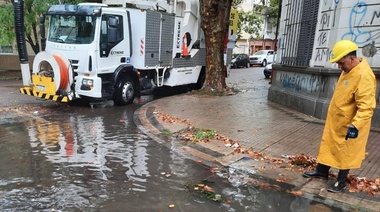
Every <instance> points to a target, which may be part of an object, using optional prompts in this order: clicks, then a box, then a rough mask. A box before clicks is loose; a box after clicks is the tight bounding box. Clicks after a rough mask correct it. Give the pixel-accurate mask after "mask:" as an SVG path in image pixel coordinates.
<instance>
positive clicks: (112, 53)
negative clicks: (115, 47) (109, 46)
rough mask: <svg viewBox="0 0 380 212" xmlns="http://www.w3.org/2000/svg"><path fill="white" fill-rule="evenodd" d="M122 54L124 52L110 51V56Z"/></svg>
mask: <svg viewBox="0 0 380 212" xmlns="http://www.w3.org/2000/svg"><path fill="white" fill-rule="evenodd" d="M119 54H124V51H111V55H119Z"/></svg>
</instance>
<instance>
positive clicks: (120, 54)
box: [98, 14, 130, 73]
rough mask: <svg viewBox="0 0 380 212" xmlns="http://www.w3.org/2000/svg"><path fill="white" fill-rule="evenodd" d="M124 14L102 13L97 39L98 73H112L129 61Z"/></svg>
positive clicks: (125, 17) (128, 45) (127, 35)
mask: <svg viewBox="0 0 380 212" xmlns="http://www.w3.org/2000/svg"><path fill="white" fill-rule="evenodd" d="M127 17H128V16H127V15H126V14H103V15H102V18H101V25H100V32H99V33H100V39H99V49H100V51H99V60H98V67H99V73H112V72H114V71H115V69H116V68H117V67H119V66H120V65H121V64H125V63H129V62H130V44H129V34H128V33H127V32H126V31H127V30H128V27H127V24H128V21H127Z"/></svg>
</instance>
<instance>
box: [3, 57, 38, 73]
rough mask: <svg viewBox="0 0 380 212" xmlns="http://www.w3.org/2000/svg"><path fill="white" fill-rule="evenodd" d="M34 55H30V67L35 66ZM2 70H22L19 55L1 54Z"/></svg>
mask: <svg viewBox="0 0 380 212" xmlns="http://www.w3.org/2000/svg"><path fill="white" fill-rule="evenodd" d="M33 59H34V56H29V65H30V69H32V67H33ZM0 70H20V71H21V68H20V60H19V57H18V55H11V54H9V55H7V54H0Z"/></svg>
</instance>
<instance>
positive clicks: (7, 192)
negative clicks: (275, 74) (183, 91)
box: [0, 72, 342, 211]
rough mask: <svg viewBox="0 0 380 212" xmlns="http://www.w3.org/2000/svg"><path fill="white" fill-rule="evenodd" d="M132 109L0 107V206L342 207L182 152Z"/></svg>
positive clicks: (23, 208)
mask: <svg viewBox="0 0 380 212" xmlns="http://www.w3.org/2000/svg"><path fill="white" fill-rule="evenodd" d="M260 73H261V72H260ZM151 100H152V99H150V97H144V98H143V103H146V102H149V101H151ZM2 101H5V99H4V97H3V98H2ZM138 107H139V105H137V104H133V105H129V106H125V107H113V106H107V105H106V106H104V105H103V106H95V107H93V108H91V107H88V106H67V105H56V104H51V105H41V106H40V105H38V104H32V105H29V106H28V105H26V106H23V107H22V108H18V107H8V108H5V109H4V108H3V109H2V110H1V111H0V115H1V116H0V117H1V118H0V135H1V137H0V157H1V166H0V211H216V210H218V211H311V210H312V209H314V210H316V211H342V210H340V209H339V210H338V209H336V208H332V207H330V206H327V205H325V204H322V203H318V202H314V201H311V200H308V199H305V198H301V197H297V196H294V195H291V194H288V193H287V192H286V191H285V190H279V189H273V188H271V187H268V188H263V187H262V186H260V185H259V184H257V183H253V184H252V183H251V185H256V186H248V184H249V182H247V181H246V179H248V178H249V177H248V176H246V174H244V173H238V172H237V171H236V170H232V169H228V168H226V169H216V168H215V169H214V167H207V166H205V165H202V164H200V163H198V162H197V161H192V160H189V159H187V158H185V157H184V156H182V155H181V154H179V153H178V152H176V151H174V148H172V144H171V143H170V142H168V143H165V144H161V143H158V142H156V141H154V140H152V139H151V138H150V137H148V136H147V135H145V134H144V133H143V132H141V131H140V130H139V129H138V128H137V127H136V125H135V124H134V121H133V114H134V111H135V110H136V109H138ZM200 184H202V185H200ZM204 186H207V187H210V188H211V189H212V193H214V194H218V196H216V195H215V196H212V197H210V193H207V192H203V193H202V192H200V190H197V189H195V187H197V188H202V187H204ZM219 195H220V196H219Z"/></svg>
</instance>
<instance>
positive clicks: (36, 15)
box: [0, 0, 83, 54]
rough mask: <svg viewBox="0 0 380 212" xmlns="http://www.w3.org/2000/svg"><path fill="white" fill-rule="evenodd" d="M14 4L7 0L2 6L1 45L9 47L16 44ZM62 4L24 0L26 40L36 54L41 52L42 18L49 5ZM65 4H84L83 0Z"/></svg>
mask: <svg viewBox="0 0 380 212" xmlns="http://www.w3.org/2000/svg"><path fill="white" fill-rule="evenodd" d="M12 2H13V1H10V0H6V1H5V2H4V4H1V5H0V23H1V25H0V45H9V44H14V43H15V42H16V33H15V29H14V25H15V24H14V10H13V4H12ZM60 2H61V1H59V0H44V1H42V0H24V23H25V38H26V42H28V43H29V44H30V45H31V47H32V48H33V51H34V53H36V54H37V53H38V52H39V51H40V47H39V39H40V35H39V32H40V28H39V25H40V16H41V15H42V14H44V13H45V12H46V11H47V9H48V7H49V5H53V4H59V3H60ZM65 2H66V4H76V3H79V2H83V0H69V1H65Z"/></svg>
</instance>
